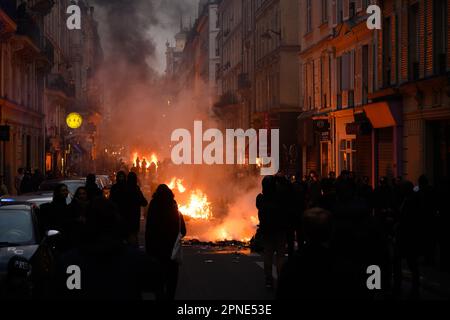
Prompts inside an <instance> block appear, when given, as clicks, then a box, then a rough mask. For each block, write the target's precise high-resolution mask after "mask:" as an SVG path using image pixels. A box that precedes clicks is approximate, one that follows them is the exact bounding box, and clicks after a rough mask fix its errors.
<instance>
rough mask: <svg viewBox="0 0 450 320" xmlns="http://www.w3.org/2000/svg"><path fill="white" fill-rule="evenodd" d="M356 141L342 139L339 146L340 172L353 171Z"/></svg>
mask: <svg viewBox="0 0 450 320" xmlns="http://www.w3.org/2000/svg"><path fill="white" fill-rule="evenodd" d="M355 146H356V140H355V139H353V140H350V139H342V140H341V143H340V145H339V163H340V170H341V171H342V170H348V171H353V170H354V169H355V168H356V165H355V161H356V150H355Z"/></svg>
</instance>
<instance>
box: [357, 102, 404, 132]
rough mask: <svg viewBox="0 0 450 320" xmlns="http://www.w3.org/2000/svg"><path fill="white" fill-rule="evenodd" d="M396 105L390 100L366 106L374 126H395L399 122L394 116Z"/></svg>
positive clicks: (365, 109)
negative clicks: (390, 102)
mask: <svg viewBox="0 0 450 320" xmlns="http://www.w3.org/2000/svg"><path fill="white" fill-rule="evenodd" d="M393 108H395V106H394V105H391V104H389V102H385V101H384V102H377V103H372V104H369V105H367V106H364V111H365V112H366V115H367V118H369V120H370V122H371V123H372V127H374V128H375V129H381V128H388V127H395V126H397V125H398V124H399V123H398V121H396V117H395V116H394V112H393Z"/></svg>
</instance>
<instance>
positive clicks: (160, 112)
mask: <svg viewBox="0 0 450 320" xmlns="http://www.w3.org/2000/svg"><path fill="white" fill-rule="evenodd" d="M92 3H93V5H95V7H96V10H95V12H96V19H97V20H98V21H99V33H100V37H101V40H102V46H103V49H104V52H105V61H104V63H103V67H102V68H101V71H100V74H99V75H98V76H99V77H100V79H101V80H102V82H103V87H104V89H105V105H106V110H107V112H106V114H107V115H108V116H107V118H109V119H107V120H106V122H107V123H109V126H107V127H106V128H104V130H103V135H104V136H105V138H107V139H106V141H107V142H108V143H113V144H116V145H124V146H128V147H129V151H130V152H135V151H138V152H142V153H145V154H149V153H151V152H156V153H157V154H158V156H159V158H160V160H165V159H168V158H169V157H170V149H171V141H170V138H171V133H172V131H173V130H174V129H178V128H186V129H190V131H191V132H192V131H193V124H194V121H195V120H202V121H203V124H204V130H206V129H207V128H208V127H214V128H218V127H219V126H218V125H217V124H216V123H215V121H214V120H213V119H210V118H209V115H210V112H209V110H210V107H211V106H210V104H211V97H210V96H209V92H210V90H209V88H208V87H207V85H206V84H197V88H196V90H192V88H191V89H190V90H186V91H183V92H179V87H178V86H177V85H176V84H171V83H167V82H166V81H163V77H162V76H161V71H162V70H164V68H165V60H164V58H165V56H164V51H165V45H166V41H170V40H172V41H171V42H172V43H173V38H174V35H175V34H176V33H177V32H179V29H180V18H181V17H183V18H184V19H183V20H184V26H185V27H186V26H188V25H189V23H190V21H189V20H190V17H192V23H193V22H194V19H195V16H196V13H197V6H198V0H93V1H92ZM194 91H195V92H194ZM173 92H176V93H177V97H176V98H177V99H176V101H173V102H172V103H170V104H168V103H167V101H168V98H169V97H168V95H170V94H171V93H173ZM173 98H174V97H173ZM125 160H130V159H127V158H125ZM168 171H170V172H166V177H165V178H163V179H167V181H160V182H169V181H170V177H172V176H173V177H179V178H182V179H184V180H185V182H186V184H187V185H188V187H189V189H191V190H193V189H196V188H199V189H201V190H204V191H206V192H207V194H208V198H209V199H210V200H211V201H212V202H213V203H214V204H213V209H214V211H215V212H214V214H215V217H216V218H215V221H214V223H213V225H211V224H210V223H209V222H208V223H203V224H202V223H201V222H200V223H198V225H195V224H191V229H190V232H189V233H190V234H191V236H193V237H198V238H200V239H202V240H211V239H212V240H216V239H224V238H228V237H232V238H234V239H239V240H240V239H241V238H242V237H244V238H248V237H251V234H252V232H253V231H254V225H255V221H254V217H255V216H256V212H255V208H254V198H255V196H256V193H257V190H256V189H254V188H255V185H257V184H258V181H257V180H256V181H253V179H252V181H247V183H244V182H242V181H241V182H237V181H236V180H234V177H233V175H232V173H231V170H230V167H229V166H228V167H227V166H214V167H208V166H189V167H179V166H171V167H170V168H169V169H168ZM224 185H229V187H228V188H227V189H226V190H224V188H223V186H224ZM224 207H228V210H227V212H221V211H223V209H224ZM227 213H228V215H227ZM252 217H253V218H252ZM211 223H212V222H211Z"/></svg>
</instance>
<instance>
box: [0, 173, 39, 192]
mask: <svg viewBox="0 0 450 320" xmlns="http://www.w3.org/2000/svg"><path fill="white" fill-rule="evenodd" d="M45 178H46V177H45V176H44V174H42V172H41V171H40V170H39V169H35V170H34V172H31V169H24V168H19V169H18V170H17V175H16V176H15V178H14V188H15V189H16V190H15V192H16V194H17V195H21V194H26V193H31V192H36V191H38V190H39V186H40V184H41V183H42V182H43V181H44V180H45ZM6 194H7V193H6Z"/></svg>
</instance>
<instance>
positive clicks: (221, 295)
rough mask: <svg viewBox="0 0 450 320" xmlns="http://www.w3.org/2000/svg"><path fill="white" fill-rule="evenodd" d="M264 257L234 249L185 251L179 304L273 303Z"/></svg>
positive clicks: (181, 271)
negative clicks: (267, 283) (250, 301)
mask: <svg viewBox="0 0 450 320" xmlns="http://www.w3.org/2000/svg"><path fill="white" fill-rule="evenodd" d="M262 261H263V260H262V257H261V256H260V255H259V254H251V253H250V251H249V250H239V249H237V248H234V247H228V248H227V247H218V248H211V247H208V246H190V247H185V248H184V262H183V265H182V266H181V269H180V282H179V290H178V293H177V299H179V300H271V299H273V298H274V292H273V291H272V290H269V289H266V288H265V286H264V270H263V262H262Z"/></svg>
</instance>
